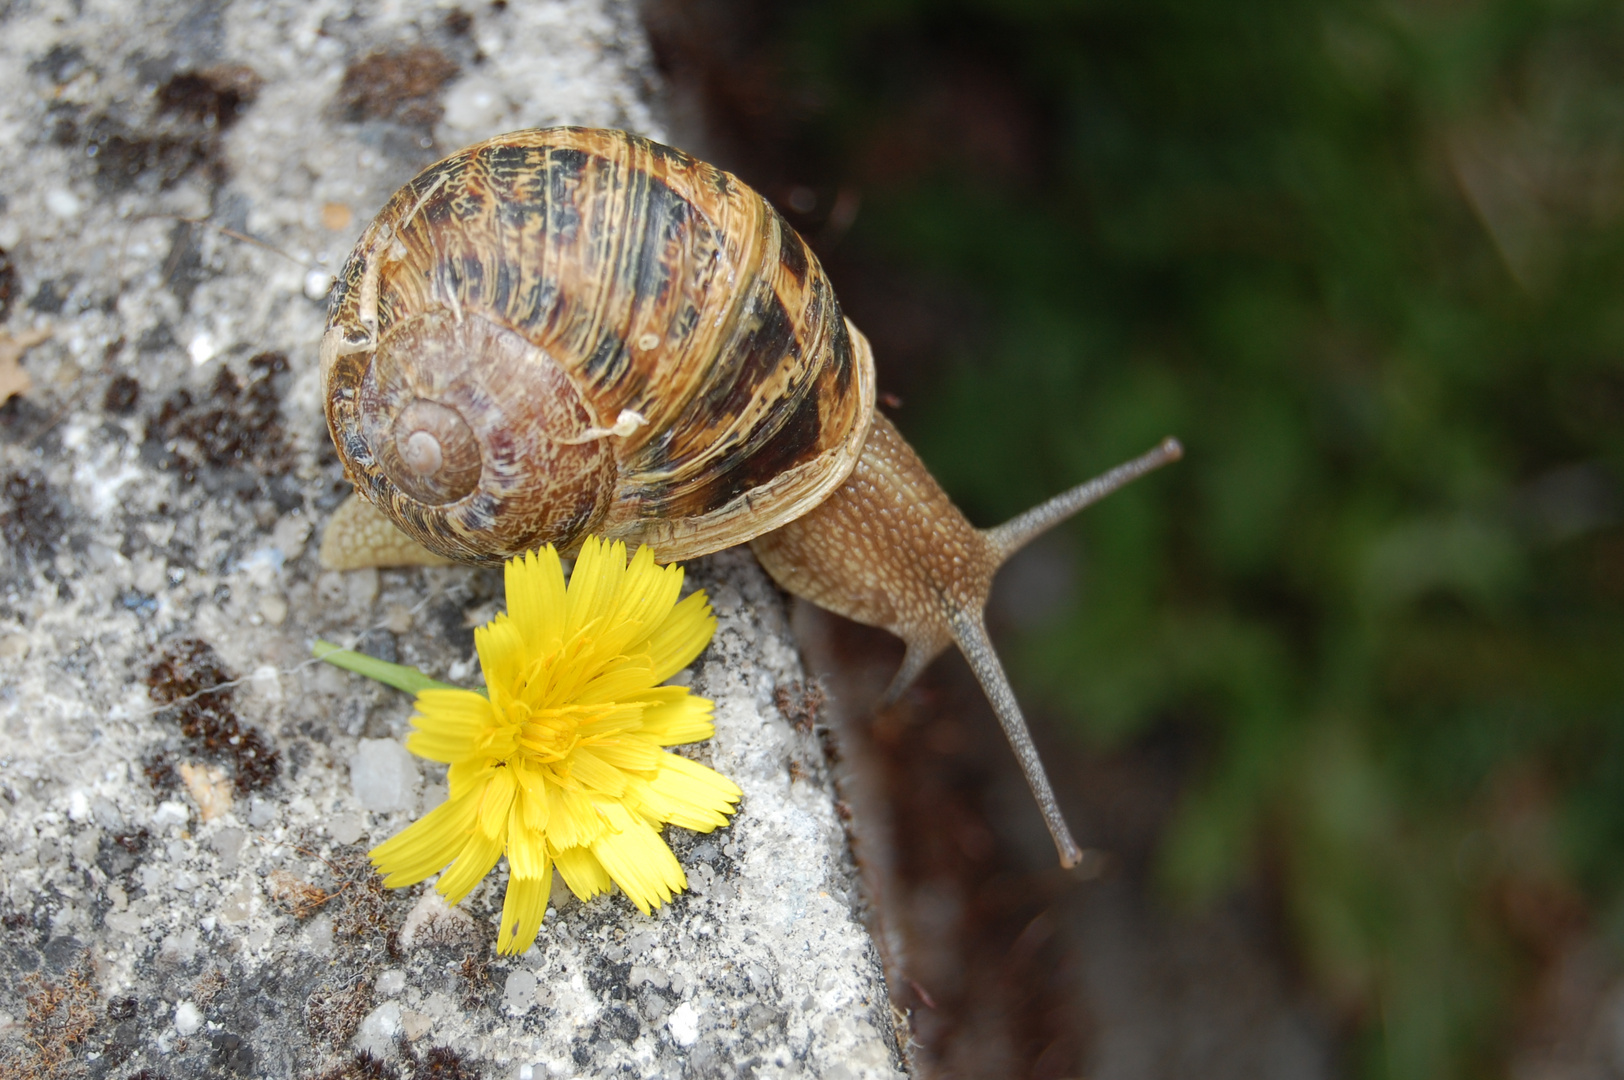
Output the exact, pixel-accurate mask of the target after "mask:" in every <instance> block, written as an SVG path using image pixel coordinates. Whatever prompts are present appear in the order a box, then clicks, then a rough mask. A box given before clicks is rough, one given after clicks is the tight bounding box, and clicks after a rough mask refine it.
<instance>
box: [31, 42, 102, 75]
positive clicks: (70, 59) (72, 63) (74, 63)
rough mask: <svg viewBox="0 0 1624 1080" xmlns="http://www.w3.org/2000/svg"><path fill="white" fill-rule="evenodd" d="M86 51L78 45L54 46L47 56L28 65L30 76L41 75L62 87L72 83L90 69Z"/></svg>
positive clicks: (58, 44)
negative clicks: (64, 84)
mask: <svg viewBox="0 0 1624 1080" xmlns="http://www.w3.org/2000/svg"><path fill="white" fill-rule="evenodd" d="M88 66H89V64H88V63H87V62H86V61H85V51H84V50H83V49H81V48H80V47H79V46H77V45H64V44H61V43H60V42H59V43H57V44H55V45H52V46H51V47H50V49H49V50H47V51H46V53H45V55H44V56H42V57H40V58H39V59H38V60H35V61H33V62H32V63H30V64H29V65H28V73H29V74H30V75H39V76H43V77H44V78H47V79H49V80H50V81H51V82H53V83H56V84H57V85H58V86H61V85H62V84H63V83H69V82H72V81H73V80H74V79H76V78H78V77H79V74H80V73H81V72H83V71H84V70H85V68H86V67H88Z"/></svg>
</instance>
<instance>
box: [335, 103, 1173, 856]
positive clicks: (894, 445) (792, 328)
mask: <svg viewBox="0 0 1624 1080" xmlns="http://www.w3.org/2000/svg"><path fill="white" fill-rule="evenodd" d="M327 327H328V328H327V332H326V334H325V335H324V336H323V338H322V344H321V366H322V375H323V381H324V388H325V407H326V414H327V422H328V427H329V429H330V431H331V433H332V436H333V442H334V445H335V446H336V447H337V448H338V452H339V456H340V457H341V458H342V459H343V461H344V465H345V468H346V471H347V474H348V476H349V477H350V479H351V480H352V481H354V483H355V485H356V489H357V493H358V495H359V496H361V497H362V498H363V499H364V500H365V503H369V504H371V506H373V507H376V508H377V509H378V510H381V511H382V512H383V514H384V515H387V518H388V519H389V520H390V521H392V522H393V523H394V524H395V525H396V526H398V527H399V529H400V531H402V532H404V533H405V534H406V535H407V536H409V537H411V538H412V540H415V541H416V542H417V543H418V544H421V545H422V546H423V547H424V548H427V549H428V552H419V551H418V550H417V549H415V548H411V547H409V546H403V545H402V544H401V542H400V537H399V535H398V533H394V532H391V531H390V530H388V529H386V528H384V522H383V518H382V517H380V516H379V515H378V514H377V513H376V512H373V511H371V510H370V509H368V508H367V506H366V505H365V504H364V503H361V502H356V503H353V504H349V505H346V506H345V507H344V508H342V509H341V511H340V513H339V514H338V515H335V519H334V522H333V524H332V525H331V526H330V527H329V529H328V532H327V535H326V536H325V537H324V538H323V542H322V559H323V562H324V563H325V564H326V565H328V566H330V567H333V568H348V567H357V566H366V565H400V564H403V563H410V562H420V561H422V562H426V561H431V560H436V559H445V558H449V559H453V560H456V561H460V562H475V563H485V564H493V563H499V562H501V561H502V560H504V559H506V558H509V557H511V556H513V555H516V554H519V553H521V552H524V551H526V550H529V549H531V548H535V547H539V546H541V545H543V544H548V543H552V544H556V545H557V546H558V547H559V548H560V549H561V550H564V551H569V550H571V549H572V548H574V547H575V546H576V545H578V544H579V542H580V540H581V538H582V537H584V536H585V535H587V534H589V533H592V534H597V535H603V536H607V537H610V538H616V539H624V540H627V541H629V542H631V543H634V544H638V543H640V544H650V545H652V546H653V548H654V550H655V553H656V555H657V556H658V557H659V558H660V559H661V560H662V561H676V560H680V559H688V558H693V557H695V556H698V555H704V554H707V553H709V552H712V551H716V550H719V549H721V548H724V547H730V546H732V545H735V544H742V543H747V542H748V543H751V544H752V546H753V547H754V549H755V552H756V554H757V556H758V558H759V559H760V560H761V563H762V565H763V566H764V567H765V568H766V570H767V572H768V573H769V574H771V575H772V576H773V578H774V579H775V580H776V581H777V582H778V583H779V584H780V585H782V586H783V587H784V588H785V589H787V590H788V591H790V592H792V593H794V594H796V595H798V596H802V597H805V598H806V599H808V600H810V601H812V602H813V603H815V604H818V605H820V606H822V607H825V608H828V609H829V610H831V611H834V612H837V613H839V614H841V615H845V616H847V617H849V618H852V619H855V620H857V621H858V622H863V623H867V624H869V625H873V626H879V627H883V628H885V629H887V630H889V631H891V632H892V633H895V634H897V635H898V636H899V637H901V638H902V639H903V641H904V642H905V643H906V644H907V655H906V659H905V660H904V662H903V666H902V669H901V670H900V671H899V672H898V673H897V678H896V679H895V680H894V681H893V683H892V686H891V689H890V691H888V694H887V698H888V699H894V698H895V697H896V696H897V695H898V694H900V693H901V692H902V691H903V690H905V689H906V688H907V686H908V684H909V683H910V682H911V681H912V680H913V678H914V677H915V676H916V675H918V674H919V672H920V671H922V670H923V669H924V667H925V665H926V664H928V663H929V662H930V661H931V660H932V659H934V658H935V657H936V656H937V655H939V654H940V653H941V652H942V650H943V649H945V648H946V647H947V646H948V645H949V644H957V645H958V646H959V648H960V650H961V651H962V652H963V653H964V655H965V657H966V659H968V660H969V662H970V665H971V667H972V669H973V670H974V671H975V673H976V676H977V678H978V679H979V680H980V681H981V684H982V686H983V688H984V689H985V690H986V692H987V696H988V699H989V700H990V701H991V702H992V705H993V707H994V711H995V712H996V713H997V714H998V718H999V722H1000V723H1001V724H1002V725H1003V726H1004V730H1005V733H1006V735H1008V737H1009V740H1010V743H1011V745H1012V747H1013V748H1014V750H1015V753H1016V757H1017V758H1018V759H1019V761H1020V763H1021V766H1022V769H1023V770H1024V771H1025V773H1026V777H1027V781H1028V783H1029V784H1030V785H1031V787H1032V791H1033V794H1034V796H1035V797H1036V798H1037V801H1038V804H1039V807H1040V808H1041V809H1042V811H1043V814H1044V818H1045V821H1046V823H1047V824H1048V826H1049V830H1050V833H1051V835H1052V836H1053V838H1054V842H1055V847H1056V849H1057V850H1058V852H1059V854H1060V860H1061V863H1062V865H1065V866H1073V865H1075V864H1076V863H1077V862H1078V861H1079V860H1080V858H1081V854H1082V853H1081V851H1080V850H1079V848H1078V847H1077V844H1076V843H1075V842H1074V841H1073V840H1072V838H1071V835H1070V833H1069V831H1068V830H1067V828H1066V824H1065V821H1064V819H1063V818H1062V816H1061V814H1060V810H1059V807H1058V806H1057V805H1056V803H1055V799H1054V795H1053V792H1052V791H1051V790H1050V787H1049V782H1048V778H1047V776H1045V774H1044V770H1043V765H1042V763H1041V762H1040V761H1039V760H1038V756H1037V752H1036V751H1035V750H1034V749H1033V746H1032V741H1031V738H1030V736H1029V735H1028V733H1027V730H1026V724H1025V721H1024V720H1023V719H1022V716H1021V711H1020V706H1019V705H1018V704H1017V702H1016V700H1015V696H1014V694H1013V692H1012V691H1011V690H1010V687H1009V683H1008V680H1007V679H1006V678H1005V676H1004V672H1003V668H1002V666H1001V665H1000V664H999V662H998V658H997V656H996V655H995V654H994V652H993V650H992V646H991V644H990V643H989V641H988V638H987V634H986V630H985V628H984V626H983V624H982V610H983V608H984V607H985V605H986V601H987V594H988V591H989V589H990V587H991V584H992V578H993V574H994V573H995V572H996V570H997V568H998V566H999V564H1000V563H1002V562H1003V561H1004V560H1005V559H1007V558H1008V557H1009V555H1010V554H1012V553H1013V552H1014V551H1016V550H1018V549H1019V548H1020V547H1021V545H1023V544H1024V543H1026V542H1027V541H1028V540H1030V539H1031V538H1032V537H1033V536H1036V535H1037V534H1039V533H1041V532H1042V531H1044V530H1045V529H1047V528H1049V527H1051V526H1053V525H1054V524H1055V523H1057V522H1059V521H1061V520H1063V519H1065V518H1066V517H1068V516H1070V515H1071V514H1073V513H1075V512H1076V511H1077V510H1078V509H1080V508H1082V507H1083V506H1086V505H1088V504H1089V503H1091V502H1093V501H1094V500H1095V499H1097V498H1099V497H1101V496H1102V495H1104V494H1106V493H1108V492H1109V491H1111V490H1114V489H1115V488H1116V487H1118V486H1120V485H1121V484H1122V483H1125V482H1126V481H1127V480H1130V479H1132V478H1133V477H1135V476H1138V475H1141V474H1142V473H1144V472H1146V471H1149V470H1150V469H1152V468H1156V467H1158V466H1160V465H1161V464H1164V463H1166V462H1167V461H1171V460H1175V459H1176V458H1177V457H1178V456H1179V454H1180V453H1181V451H1180V449H1179V447H1178V445H1177V443H1175V442H1173V441H1172V440H1168V441H1167V442H1166V443H1164V444H1163V445H1162V446H1161V447H1159V448H1158V449H1157V450H1155V451H1152V452H1151V453H1150V454H1147V455H1145V456H1144V457H1142V458H1140V459H1137V460H1136V461H1134V462H1130V463H1129V464H1128V465H1125V466H1121V467H1119V468H1118V469H1115V470H1113V471H1112V472H1110V473H1108V474H1106V475H1105V476H1102V477H1100V478H1097V479H1096V480H1094V481H1090V482H1089V483H1088V484H1084V485H1082V486H1080V487H1078V488H1074V489H1072V491H1070V492H1067V493H1064V494H1062V495H1060V496H1057V497H1056V498H1055V499H1052V500H1050V501H1049V502H1048V503H1045V504H1043V505H1042V506H1040V507H1037V508H1035V509H1034V510H1032V511H1029V512H1028V513H1026V514H1023V515H1021V516H1020V517H1019V518H1016V519H1015V520H1013V521H1011V522H1007V523H1005V524H1004V525H1002V526H999V527H998V528H995V529H989V530H978V529H976V528H974V527H973V526H971V525H970V523H969V522H968V521H966V520H965V518H964V515H963V514H961V513H960V512H959V510H958V509H957V508H956V507H955V506H954V505H953V503H952V501H951V500H950V499H949V498H948V497H947V495H946V493H944V492H943V491H942V489H941V487H940V486H939V485H938V484H937V483H936V481H935V479H934V478H932V477H931V475H930V472H929V470H927V469H926V468H925V466H924V463H923V462H921V461H920V460H919V457H918V455H917V454H915V453H914V452H913V450H912V449H911V448H910V447H909V446H908V444H907V443H906V442H904V441H903V439H902V437H901V435H899V434H898V433H897V430H896V428H894V427H893V426H892V425H891V423H890V421H888V420H886V419H885V418H884V417H883V416H880V415H878V414H877V413H876V412H875V411H874V366H873V359H872V356H871V355H870V352H869V347H868V343H867V341H866V340H865V339H864V338H863V336H862V334H860V333H858V332H857V330H856V329H855V328H854V327H852V326H851V325H850V323H848V322H847V321H846V319H845V318H844V316H843V315H842V314H841V312H840V306H839V304H838V302H837V301H836V300H835V296H834V291H833V289H832V288H830V286H829V283H828V280H827V279H826V278H825V277H824V273H823V269H822V267H821V266H819V264H818V261H817V259H816V258H815V257H814V256H813V255H812V252H811V251H810V249H808V248H807V246H806V244H805V243H804V242H803V241H802V240H801V238H800V237H799V236H798V235H796V233H795V231H794V230H793V229H791V228H790V227H789V226H788V225H787V224H785V223H784V220H783V219H782V218H781V217H780V216H779V215H778V214H777V212H776V211H774V210H773V209H772V207H771V206H770V205H768V203H767V202H766V200H764V199H762V197H761V196H760V195H758V194H756V193H755V192H754V191H752V190H751V189H750V188H749V187H747V186H746V185H745V184H743V183H742V182H740V181H739V180H738V179H736V178H735V177H733V176H731V175H729V174H728V173H725V172H722V171H721V170H719V169H716V168H713V167H712V166H709V165H706V164H704V163H703V162H700V161H697V160H696V159H694V158H692V157H689V156H688V155H687V154H684V153H682V152H681V151H678V150H673V149H671V148H669V147H664V146H660V145H659V144H657V143H652V142H649V141H648V140H646V139H641V138H637V137H636V136H632V135H628V134H626V133H624V132H618V131H599V130H592V129H582V128H551V129H545V130H539V131H522V132H516V133H513V134H510V135H504V136H501V137H499V138H496V139H492V140H489V141H488V142H484V143H480V144H478V145H476V146H472V147H469V148H468V149H466V150H463V151H461V152H459V153H456V154H453V155H451V156H450V157H448V158H446V159H445V160H443V161H441V162H439V163H437V164H435V165H433V166H430V167H429V168H428V169H426V170H424V171H423V172H422V173H421V174H419V175H418V176H417V177H416V178H415V179H414V180H413V181H412V182H411V183H410V184H408V185H407V186H406V187H404V188H402V189H401V190H400V192H398V193H397V194H396V195H395V196H394V198H393V199H391V200H390V202H389V203H388V204H387V205H386V206H385V207H384V209H383V210H382V212H380V214H379V215H378V217H377V219H376V220H375V221H374V222H373V223H372V224H371V225H370V226H369V227H368V228H367V230H366V231H365V232H364V233H363V234H362V236H361V239H360V241H359V242H358V244H357V245H356V248H355V251H354V253H353V254H352V255H351V256H350V259H349V262H348V263H347V264H346V266H345V269H344V272H343V273H342V275H341V276H340V279H339V283H338V285H337V287H336V289H335V292H334V296H333V299H332V303H331V308H330V311H329V315H328V322H327ZM429 552H432V553H434V554H433V555H430V554H429Z"/></svg>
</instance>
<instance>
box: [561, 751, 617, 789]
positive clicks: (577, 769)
mask: <svg viewBox="0 0 1624 1080" xmlns="http://www.w3.org/2000/svg"><path fill="white" fill-rule="evenodd" d="M569 770H570V777H571V778H572V779H574V780H575V781H576V783H578V784H580V785H581V786H582V787H584V788H586V790H587V791H588V792H589V793H590V794H593V795H607V796H608V797H609V798H616V797H618V796H619V795H620V793H621V792H622V791H625V790H626V774H625V773H623V772H621V771H620V770H619V769H617V768H615V767H614V766H613V765H611V764H609V762H608V761H606V760H604V758H603V757H602V756H601V755H600V754H599V753H598V752H597V748H596V747H591V746H577V747H576V748H575V750H574V751H573V752H571V754H570V756H569Z"/></svg>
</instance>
